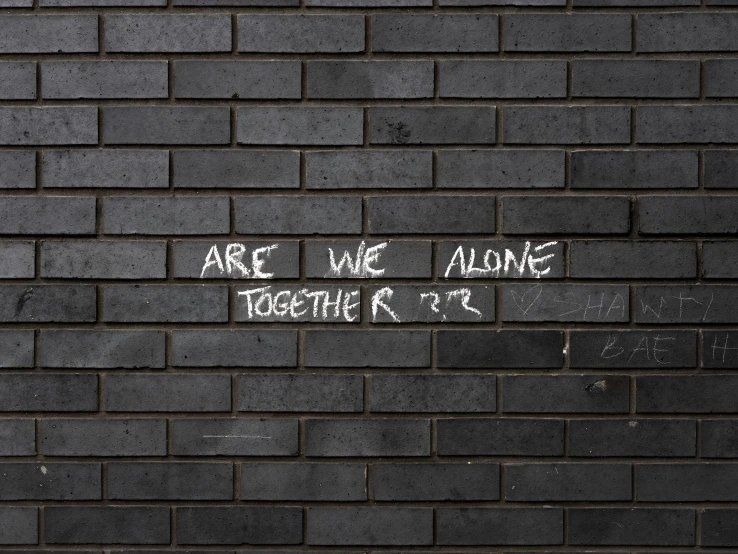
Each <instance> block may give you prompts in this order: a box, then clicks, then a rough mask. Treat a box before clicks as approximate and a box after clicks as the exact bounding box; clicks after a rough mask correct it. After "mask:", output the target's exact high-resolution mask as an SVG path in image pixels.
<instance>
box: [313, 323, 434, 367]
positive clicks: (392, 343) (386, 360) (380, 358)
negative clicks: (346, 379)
mask: <svg viewBox="0 0 738 554" xmlns="http://www.w3.org/2000/svg"><path fill="white" fill-rule="evenodd" d="M303 348H304V352H303V356H304V364H305V365H306V366H308V367H428V366H429V364H430V332H429V331H386V330H381V331H380V330H372V331H355V330H351V331H334V330H325V331H320V330H308V331H306V332H305V343H304V346H303Z"/></svg>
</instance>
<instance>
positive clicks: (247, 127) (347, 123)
mask: <svg viewBox="0 0 738 554" xmlns="http://www.w3.org/2000/svg"><path fill="white" fill-rule="evenodd" d="M236 119H237V125H238V130H237V134H238V142H239V144H258V145H307V146H310V145H316V146H329V145H360V144H362V142H363V140H364V139H363V136H364V135H363V133H364V131H363V127H364V120H363V114H362V109H361V108H354V107H347V106H340V107H325V108H324V107H296V106H280V107H249V108H238V112H237V115H236Z"/></svg>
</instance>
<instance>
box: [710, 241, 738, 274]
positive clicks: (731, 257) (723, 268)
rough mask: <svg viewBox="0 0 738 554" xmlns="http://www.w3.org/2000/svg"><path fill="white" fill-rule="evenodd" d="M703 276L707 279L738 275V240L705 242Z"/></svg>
mask: <svg viewBox="0 0 738 554" xmlns="http://www.w3.org/2000/svg"><path fill="white" fill-rule="evenodd" d="M702 276H703V277H705V278H706V279H731V278H734V277H736V276H738V242H733V241H714V242H713V241H705V242H703V243H702Z"/></svg>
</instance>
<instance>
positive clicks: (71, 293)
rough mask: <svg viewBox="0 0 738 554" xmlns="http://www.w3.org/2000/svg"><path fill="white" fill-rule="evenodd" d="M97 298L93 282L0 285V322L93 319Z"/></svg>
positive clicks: (87, 320)
mask: <svg viewBox="0 0 738 554" xmlns="http://www.w3.org/2000/svg"><path fill="white" fill-rule="evenodd" d="M96 298H97V295H96V294H95V287H94V286H93V285H34V284H30V285H0V321H2V322H12V323H21V322H38V323H49V322H70V323H88V322H94V321H95V320H96V317H97V316H96Z"/></svg>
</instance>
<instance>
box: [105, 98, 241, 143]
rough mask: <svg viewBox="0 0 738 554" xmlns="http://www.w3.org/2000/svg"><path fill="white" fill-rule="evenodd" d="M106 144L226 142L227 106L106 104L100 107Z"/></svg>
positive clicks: (228, 140)
mask: <svg viewBox="0 0 738 554" xmlns="http://www.w3.org/2000/svg"><path fill="white" fill-rule="evenodd" d="M103 138H104V140H105V143H106V144H228V143H229V142H230V140H231V128H230V111H229V110H228V108H227V107H205V106H176V107H167V106H108V107H105V108H103Z"/></svg>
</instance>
